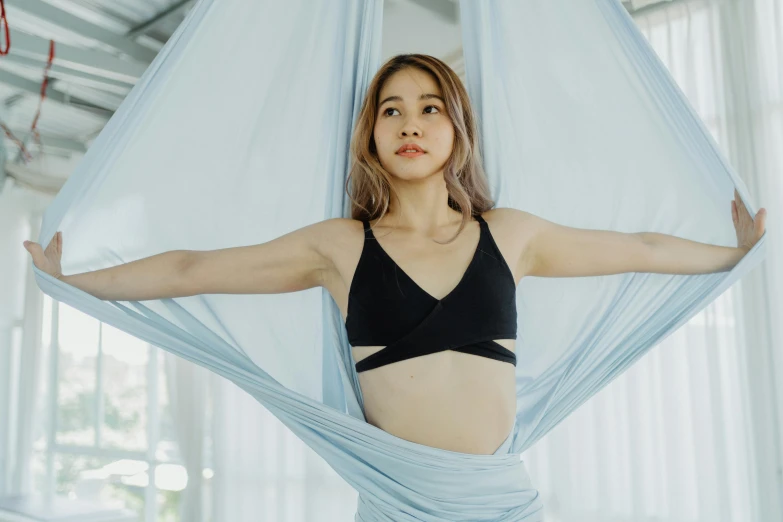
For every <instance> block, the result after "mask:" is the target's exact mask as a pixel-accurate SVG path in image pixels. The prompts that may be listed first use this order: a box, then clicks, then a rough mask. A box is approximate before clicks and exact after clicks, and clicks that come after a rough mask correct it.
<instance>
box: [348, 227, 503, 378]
mask: <svg viewBox="0 0 783 522" xmlns="http://www.w3.org/2000/svg"><path fill="white" fill-rule="evenodd" d="M475 217H476V220H477V221H478V222H479V224H480V228H481V233H480V237H479V242H478V245H477V246H476V251H475V253H474V255H473V259H472V260H471V262H470V265H468V268H467V270H466V271H465V273H464V274H463V276H462V279H461V280H460V282H459V283H458V284H457V286H456V287H455V288H454V289H453V290H452V291H451V292H449V294H448V295H446V296H445V297H444V298H443V299H440V300H439V299H436V298H435V297H433V296H432V295H430V294H429V293H427V292H426V291H424V290H423V289H422V288H421V287H420V286H419V285H418V284H416V282H414V281H413V279H411V278H410V277H409V276H408V275H407V274H406V273H405V272H403V271H402V269H401V268H400V267H399V266H398V265H397V263H395V262H394V260H393V259H392V258H391V257H390V256H389V255H388V254H387V253H386V251H385V250H383V248H381V246H380V244H379V243H378V240H377V239H376V238H375V236H374V235H373V232H372V229H371V228H370V223H369V222H368V221H363V223H364V238H365V239H364V246H363V248H362V253H361V256H360V258H359V263H358V265H357V266H356V271H355V273H354V276H353V280H352V281H351V288H350V290H349V292H348V312H347V318H346V320H345V327H346V330H347V332H348V341H349V342H350V344H351V346H385V348H383V349H381V350H380V351H378V352H376V353H374V354H372V355H370V356H369V357H366V358H365V359H363V360H361V361H360V362H359V363H357V364H356V371H357V372H363V371H366V370H371V369H374V368H378V367H380V366H385V365H387V364H391V363H394V362H398V361H403V360H405V359H411V358H413V357H419V356H422V355H428V354H431V353H436V352H441V351H444V350H454V351H459V352H463V353H470V354H474V355H478V356H481V357H488V358H490V359H495V360H498V361H503V362H508V363H511V364H513V365H516V356H515V355H514V352H512V351H510V350H508V349H507V348H505V347H503V346H502V345H500V344H499V343H497V342H495V341H494V340H495V339H516V337H517V308H516V284H515V282H514V276H513V274H512V272H511V269H510V268H509V267H508V264H506V261H505V259H504V258H503V256H502V254H501V253H500V250H499V249H498V246H497V244H496V243H495V240H494V239H493V237H492V234H491V233H490V231H489V226H488V225H487V222H486V221H484V219H483V218H482V217H481V216H480V215H476V216H475Z"/></svg>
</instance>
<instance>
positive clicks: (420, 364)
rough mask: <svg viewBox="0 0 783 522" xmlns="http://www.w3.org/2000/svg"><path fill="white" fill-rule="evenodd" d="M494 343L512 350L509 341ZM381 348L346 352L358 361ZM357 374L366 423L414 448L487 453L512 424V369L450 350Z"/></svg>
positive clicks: (505, 434) (506, 433)
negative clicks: (412, 445)
mask: <svg viewBox="0 0 783 522" xmlns="http://www.w3.org/2000/svg"><path fill="white" fill-rule="evenodd" d="M497 342H498V343H499V344H501V345H502V346H504V347H505V348H508V349H509V350H511V351H514V340H508V339H501V340H498V341H497ZM382 348H383V347H382V346H356V347H353V348H352V351H353V356H354V361H355V362H357V363H358V362H359V361H361V360H362V359H364V358H365V357H369V356H370V355H372V354H373V353H375V352H378V351H380V350H381V349H382ZM358 375H359V385H360V386H361V388H362V395H363V396H364V410H365V414H366V417H367V422H369V423H370V424H372V425H374V426H376V427H378V428H380V429H382V430H384V431H386V432H388V433H391V434H392V435H395V436H396V437H399V438H401V439H405V440H408V441H411V442H415V443H417V444H423V445H425V446H430V447H434V448H440V449H444V450H449V451H456V452H460V453H472V454H478V455H491V454H493V453H495V451H496V450H497V449H498V448H499V447H500V445H501V444H502V443H503V441H504V440H506V438H507V437H508V435H509V432H510V430H511V428H512V426H513V425H514V416H515V415H516V382H515V377H514V376H515V367H514V365H512V364H509V363H507V362H502V361H496V360H494V359H489V358H487V357H480V356H477V355H471V354H465V353H461V352H455V351H451V350H447V351H443V352H437V353H433V354H429V355H423V356H420V357H414V358H412V359H406V360H404V361H399V362H395V363H393V364H389V365H386V366H381V367H380V368H375V369H372V370H368V371H364V372H361V373H359V374H358Z"/></svg>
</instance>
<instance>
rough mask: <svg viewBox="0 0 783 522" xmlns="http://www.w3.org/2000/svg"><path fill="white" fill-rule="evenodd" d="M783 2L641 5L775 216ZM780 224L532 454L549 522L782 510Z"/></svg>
mask: <svg viewBox="0 0 783 522" xmlns="http://www.w3.org/2000/svg"><path fill="white" fill-rule="evenodd" d="M781 11H783V2H781V1H780V0H725V1H718V0H710V1H708V0H698V1H690V2H686V1H681V2H672V3H671V4H668V5H666V6H664V7H661V8H657V9H656V8H653V9H649V10H646V11H644V12H643V14H641V15H639V16H637V17H636V18H635V20H636V23H637V24H638V26H639V27H640V29H641V30H642V32H643V34H644V35H645V37H646V38H647V39H648V41H649V42H650V43H651V44H652V46H653V47H654V49H655V50H656V52H657V53H658V55H659V56H660V57H661V59H662V60H663V61H664V63H665V64H666V66H667V68H668V69H669V72H670V73H671V74H672V76H673V77H674V79H675V80H676V81H677V83H678V84H679V86H680V87H681V88H682V89H683V91H684V92H685V94H686V95H687V97H688V98H689V100H690V102H691V104H692V105H693V106H694V108H695V109H696V110H697V112H698V113H699V115H700V117H701V118H702V119H703V120H704V122H705V124H706V125H707V127H708V129H709V130H710V131H711V133H712V135H713V136H714V137H715V139H716V140H717V141H718V143H719V144H720V146H721V148H722V149H723V151H724V152H725V153H726V155H727V156H728V157H729V158H730V160H731V162H732V164H733V165H734V166H735V167H736V168H737V171H738V172H739V173H740V175H741V177H742V178H743V180H744V181H745V183H746V184H747V186H748V187H749V188H750V190H751V192H752V193H753V194H758V195H759V197H760V199H761V201H760V203H759V206H764V207H766V208H767V210H768V213H769V216H770V222H779V216H780V211H781V208H782V206H781V200H783V191H781V184H780V176H781V172H783V104H782V103H781V101H782V100H783V17H781ZM726 205H727V212H728V208H729V207H728V205H729V202H728V201H727V202H726ZM771 228H772V230H771V231H772V232H773V234H776V236H775V237H773V238H772V239H771V241H770V247H771V248H770V250H769V253H768V255H769V258H768V259H767V260H766V261H765V262H764V263H762V265H760V267H759V268H757V269H756V270H754V271H753V272H751V273H750V274H749V275H748V276H747V277H746V278H744V279H742V280H741V281H740V282H739V283H737V284H736V285H735V286H733V287H732V288H730V289H729V290H728V291H726V292H725V293H724V294H723V295H722V296H721V297H720V298H719V299H717V300H716V301H715V302H714V303H712V304H711V305H710V306H709V307H707V308H706V309H705V310H703V311H702V312H701V313H699V314H698V315H696V316H695V317H694V318H692V319H691V320H690V321H689V322H688V323H687V324H686V325H685V326H684V327H683V328H681V329H680V330H678V331H676V332H674V334H672V335H671V336H670V337H669V338H667V339H666V340H664V341H663V342H662V343H661V344H660V345H659V346H658V347H656V349H655V350H652V351H651V352H650V353H648V354H647V355H646V356H645V357H644V358H643V359H642V360H640V361H639V362H638V363H637V364H636V365H635V366H633V367H631V368H630V369H629V370H628V371H627V372H626V373H624V374H622V375H621V376H620V377H618V378H617V380H616V381H615V382H613V383H611V384H610V385H609V386H607V387H606V388H605V389H604V390H603V391H601V392H600V393H599V394H598V395H596V396H595V397H594V398H593V399H592V400H590V401H589V402H587V403H586V404H585V405H584V406H583V407H581V408H580V409H579V410H577V411H576V412H574V413H573V414H572V415H571V416H570V417H569V418H568V419H567V420H566V421H565V422H563V423H562V424H561V425H560V426H558V427H557V428H556V429H555V430H553V431H552V432H551V433H550V434H549V435H547V436H546V437H544V438H543V439H542V440H541V441H539V442H538V443H537V444H536V445H535V446H533V447H532V448H531V449H529V450H528V451H527V452H525V453H524V454H523V455H522V458H523V459H524V460H526V461H527V463H528V467H529V469H530V473H531V478H532V479H533V481H534V483H536V485H537V486H538V488H539V491H540V493H541V495H542V499H543V504H544V506H545V511H546V513H547V518H546V520H547V521H549V522H554V521H561V522H566V521H577V520H578V521H580V522H590V521H595V522H598V521H601V522H605V521H610V520H611V521H617V522H620V521H628V522H631V521H633V522H642V521H652V520H656V521H661V522H663V521H678V522H679V521H693V522H696V521H698V522H702V521H704V522H706V521H710V522H735V521H736V522H740V521H742V522H751V521H757V522H770V521H773V520H783V508H782V507H781V502H782V501H783V500H781V499H783V485H782V484H781V476H780V474H779V472H778V471H777V470H779V469H781V466H782V465H783V460H781V452H780V448H781V447H782V446H783V444H781V439H780V431H779V426H780V424H779V419H780V418H781V415H780V412H781V409H780V408H781V405H782V404H783V400H781V398H783V393H781V388H780V386H781V385H783V371H782V369H783V365H782V363H783V357H782V356H781V350H780V348H781V346H783V344H781V330H780V320H779V318H780V317H783V314H781V312H780V310H781V303H780V296H781V295H783V292H781V290H783V288H781V286H780V268H779V267H780V266H783V263H782V260H783V258H781V255H780V247H779V245H780V240H781V239H782V238H781V237H780V233H781V231H780V230H778V229H776V227H771ZM773 317H777V318H778V320H777V321H772V320H770V319H771V318H773ZM776 352H777V355H775V353H776ZM775 382H777V383H778V388H777V389H775Z"/></svg>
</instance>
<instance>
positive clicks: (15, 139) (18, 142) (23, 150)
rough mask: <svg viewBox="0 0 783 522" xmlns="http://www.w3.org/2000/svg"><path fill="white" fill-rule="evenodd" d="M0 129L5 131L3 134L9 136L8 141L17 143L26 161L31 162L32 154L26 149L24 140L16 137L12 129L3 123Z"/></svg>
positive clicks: (0, 124) (0, 123)
mask: <svg viewBox="0 0 783 522" xmlns="http://www.w3.org/2000/svg"><path fill="white" fill-rule="evenodd" d="M0 129H3V132H4V133H5V135H6V136H8V139H9V140H11V141H13V142H14V143H16V145H17V146H18V147H19V148H20V149H21V151H22V154H24V157H25V160H27V161H29V160H31V159H32V156H30V153H29V152H27V148H25V146H24V143H22V140H20V139H19V138H17V137H16V136H14V133H13V132H11V129H9V128H8V127H6V126H5V125H4V124H3V123H2V122H0Z"/></svg>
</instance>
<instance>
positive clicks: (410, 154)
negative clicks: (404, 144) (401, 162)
mask: <svg viewBox="0 0 783 522" xmlns="http://www.w3.org/2000/svg"><path fill="white" fill-rule="evenodd" d="M424 154H425V153H424V152H420V151H416V152H398V153H397V155H398V156H402V157H404V158H418V157H419V156H423V155H424Z"/></svg>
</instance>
